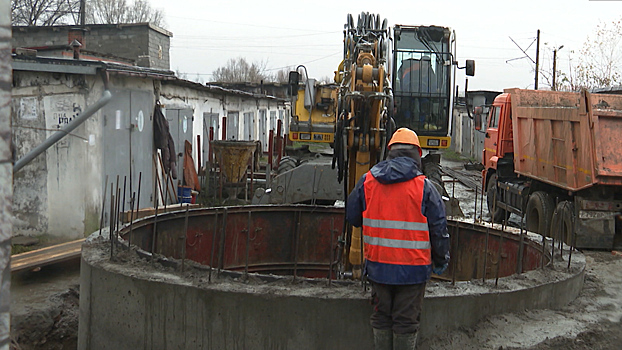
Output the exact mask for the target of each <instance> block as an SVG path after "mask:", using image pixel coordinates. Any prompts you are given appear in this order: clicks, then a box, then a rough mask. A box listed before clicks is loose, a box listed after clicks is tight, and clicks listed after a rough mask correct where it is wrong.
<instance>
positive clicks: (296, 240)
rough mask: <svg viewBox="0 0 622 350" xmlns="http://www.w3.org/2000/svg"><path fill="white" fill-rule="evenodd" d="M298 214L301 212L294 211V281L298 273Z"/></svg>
mask: <svg viewBox="0 0 622 350" xmlns="http://www.w3.org/2000/svg"><path fill="white" fill-rule="evenodd" d="M300 216H301V212H300V211H296V233H295V236H294V281H296V277H297V274H298V244H299V243H298V241H299V239H298V236H299V235H300Z"/></svg>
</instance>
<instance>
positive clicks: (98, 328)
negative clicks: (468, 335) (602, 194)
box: [78, 232, 585, 350]
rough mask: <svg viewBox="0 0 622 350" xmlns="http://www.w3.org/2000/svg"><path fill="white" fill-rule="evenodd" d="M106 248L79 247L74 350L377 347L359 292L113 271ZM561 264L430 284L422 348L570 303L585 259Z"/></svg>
mask: <svg viewBox="0 0 622 350" xmlns="http://www.w3.org/2000/svg"><path fill="white" fill-rule="evenodd" d="M103 237H107V233H106V232H104V233H103ZM92 238H93V237H91V238H90V239H89V240H91V239H92ZM107 247H109V243H96V244H93V243H87V244H85V245H84V247H83V251H82V259H83V260H82V266H81V275H80V278H81V281H80V326H79V331H78V337H79V346H78V348H79V349H121V350H123V349H128V350H135V349H184V348H188V349H190V348H205V349H303V350H304V349H372V348H373V340H372V330H371V327H370V325H369V317H370V315H371V311H372V310H371V306H370V303H369V292H363V290H362V288H361V285H360V284H359V283H355V284H353V285H351V286H349V287H344V286H336V285H333V287H327V286H326V284H325V283H322V282H320V284H318V285H317V286H316V287H310V286H309V285H305V284H304V283H303V284H297V286H296V285H292V284H291V279H288V278H286V279H285V281H284V282H282V284H281V285H271V284H270V283H257V282H256V281H255V282H252V281H251V282H248V283H244V282H240V281H232V280H228V281H224V282H223V281H222V280H216V278H215V277H214V281H215V282H212V283H208V275H207V271H205V270H203V271H200V270H192V269H191V270H190V272H187V273H186V274H185V275H182V274H179V273H176V272H175V271H174V270H172V269H170V268H169V269H166V270H165V269H162V268H161V267H160V268H158V267H157V266H159V265H158V264H156V267H153V266H152V265H151V264H150V263H149V262H147V261H144V262H141V260H140V259H138V260H136V259H133V258H131V256H130V257H129V261H131V263H130V264H126V263H111V262H110V261H109V259H110V252H109V250H108V249H107ZM132 254H133V252H132ZM123 260H126V259H125V258H124V259H123ZM566 263H567V262H563V261H562V262H559V263H558V264H557V265H558V266H556V267H555V270H548V268H547V270H546V271H542V270H536V271H531V272H528V273H525V274H522V275H520V276H511V277H506V278H502V279H501V280H500V282H499V288H495V287H494V281H488V282H487V283H486V284H485V285H481V284H478V283H472V282H459V283H457V284H456V286H450V285H449V283H436V282H432V283H429V284H428V286H427V288H426V298H425V301H424V305H423V311H422V315H421V319H422V325H421V328H420V337H421V339H423V338H426V337H429V336H430V335H432V334H438V333H439V332H440V333H442V332H447V331H451V330H453V329H457V328H459V327H470V326H473V325H475V324H476V323H477V322H479V321H480V320H481V319H482V318H484V317H486V316H489V315H494V314H501V313H507V312H520V311H523V310H526V309H534V308H553V309H554V308H559V307H562V306H564V305H566V304H568V303H569V302H571V301H572V300H574V299H575V298H576V297H577V295H578V293H579V292H580V291H581V288H582V286H583V275H584V268H585V260H584V258H583V256H582V255H581V254H579V253H576V254H574V255H573V264H572V268H571V271H568V270H566V269H565V266H566ZM283 285H285V288H283ZM298 288H300V289H298ZM348 288H349V289H348Z"/></svg>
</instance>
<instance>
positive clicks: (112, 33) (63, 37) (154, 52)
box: [12, 23, 173, 69]
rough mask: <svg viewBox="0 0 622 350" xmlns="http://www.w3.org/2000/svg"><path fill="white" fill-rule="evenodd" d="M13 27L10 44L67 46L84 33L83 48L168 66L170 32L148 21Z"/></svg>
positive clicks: (137, 61) (20, 45)
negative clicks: (74, 25)
mask: <svg viewBox="0 0 622 350" xmlns="http://www.w3.org/2000/svg"><path fill="white" fill-rule="evenodd" d="M80 32H81V31H80V30H79V29H77V28H76V27H73V26H55V27H21V26H20V27H13V38H12V46H13V48H17V47H42V46H54V45H66V44H69V43H71V41H72V40H73V39H78V40H79V38H80V36H81V35H82V36H83V40H82V41H81V44H82V49H85V50H89V51H95V52H98V53H103V54H110V55H114V56H119V57H123V58H128V59H130V60H133V61H134V62H136V64H137V65H139V66H142V67H150V68H159V69H170V56H169V50H170V46H171V44H170V42H171V36H172V35H173V34H172V33H170V32H168V31H166V30H164V29H160V28H157V27H155V26H152V25H150V24H148V23H138V24H118V25H117V24H98V25H88V26H86V28H85V30H84V32H83V34H82V33H80Z"/></svg>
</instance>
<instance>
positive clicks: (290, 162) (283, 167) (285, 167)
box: [276, 156, 298, 174]
mask: <svg viewBox="0 0 622 350" xmlns="http://www.w3.org/2000/svg"><path fill="white" fill-rule="evenodd" d="M297 165H298V161H297V160H296V158H294V157H290V156H285V157H283V158H281V161H280V162H279V167H278V168H277V171H276V173H277V174H282V173H284V172H286V171H289V170H292V169H294V168H295V167H296V166H297Z"/></svg>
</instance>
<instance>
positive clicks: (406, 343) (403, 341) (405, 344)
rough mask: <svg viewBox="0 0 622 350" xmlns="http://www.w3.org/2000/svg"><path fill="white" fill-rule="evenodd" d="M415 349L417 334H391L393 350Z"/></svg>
mask: <svg viewBox="0 0 622 350" xmlns="http://www.w3.org/2000/svg"><path fill="white" fill-rule="evenodd" d="M416 347H417V332H415V333H404V334H397V333H393V350H415V348H416Z"/></svg>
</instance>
